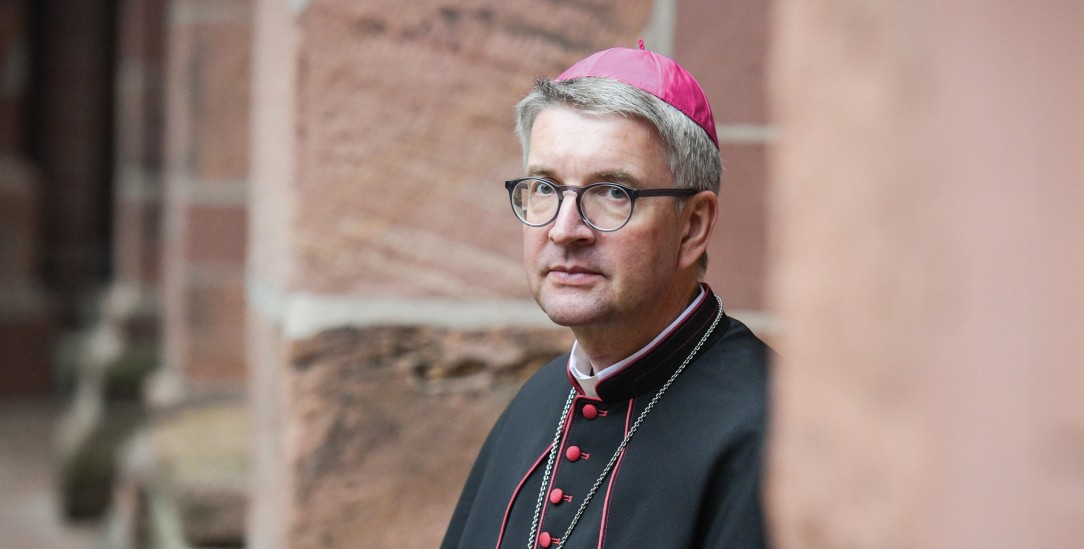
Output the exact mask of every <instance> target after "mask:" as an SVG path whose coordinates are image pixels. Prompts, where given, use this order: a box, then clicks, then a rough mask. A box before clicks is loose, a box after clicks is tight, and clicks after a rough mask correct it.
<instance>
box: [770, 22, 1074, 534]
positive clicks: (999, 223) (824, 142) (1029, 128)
mask: <svg viewBox="0 0 1084 549" xmlns="http://www.w3.org/2000/svg"><path fill="white" fill-rule="evenodd" d="M1080 21H1084V5H1082V4H1080V3H1075V2H1039V3H1032V4H1027V5H1025V4H1020V3H1012V2H993V3H984V4H982V5H981V6H980V5H979V4H978V3H975V2H966V1H958V0H948V1H945V0H937V1H917V2H890V1H881V2H867V1H852V0H838V1H828V2H815V3H813V2H806V1H804V0H796V1H782V2H779V9H778V11H777V13H776V16H775V18H774V23H773V35H774V36H775V38H774V41H773V47H774V51H775V55H774V57H773V64H772V66H773V76H774V80H773V81H774V84H775V86H774V93H773V107H774V110H775V114H776V115H777V120H778V123H779V125H780V135H781V141H780V143H779V147H778V150H777V153H776V154H774V155H773V162H772V166H773V171H774V172H775V174H776V177H775V180H774V186H773V191H772V193H771V204H772V215H771V217H770V221H771V223H770V226H771V227H772V235H773V238H772V242H771V249H773V250H774V253H773V254H772V257H771V261H770V265H771V267H770V272H771V273H772V278H773V282H772V284H771V302H772V305H773V308H775V309H776V310H777V311H778V314H779V318H780V322H781V328H782V330H781V334H780V337H779V343H780V345H779V347H780V348H781V351H782V360H781V361H780V363H779V364H778V365H777V367H776V386H775V393H774V402H775V406H776V408H775V410H776V411H775V414H774V415H775V436H774V439H773V441H772V442H773V444H772V466H771V476H770V480H771V492H770V496H771V497H770V502H771V504H772V507H771V508H772V511H773V518H774V525H775V533H776V534H777V536H776V537H777V541H778V542H779V543H780V545H781V546H783V547H810V548H826V549H827V548H838V547H897V548H911V547H913V548H957V547H990V548H1016V547H1075V546H1077V545H1079V544H1080V540H1081V539H1084V522H1082V521H1081V520H1080V517H1081V516H1082V511H1084V484H1082V479H1084V475H1082V474H1081V464H1082V463H1084V407H1082V406H1081V400H1080V397H1081V388H1082V387H1084V369H1082V368H1081V365H1084V343H1082V341H1084V340H1082V338H1081V337H1080V331H1081V326H1084V286H1082V285H1081V280H1084V246H1082V245H1081V243H1082V242H1084V216H1082V215H1081V206H1082V205H1084V187H1082V186H1081V182H1082V181H1084V156H1082V155H1081V154H1080V150H1081V147H1082V146H1084V109H1082V108H1081V103H1080V97H1081V91H1082V90H1084V64H1081V63H1080V62H1079V60H1078V59H1077V56H1076V55H1075V54H1074V53H1072V52H1079V51H1082V50H1084V35H1082V34H1081V33H1080V32H1079V29H1078V28H1077V27H1078V23H1079V22H1080Z"/></svg>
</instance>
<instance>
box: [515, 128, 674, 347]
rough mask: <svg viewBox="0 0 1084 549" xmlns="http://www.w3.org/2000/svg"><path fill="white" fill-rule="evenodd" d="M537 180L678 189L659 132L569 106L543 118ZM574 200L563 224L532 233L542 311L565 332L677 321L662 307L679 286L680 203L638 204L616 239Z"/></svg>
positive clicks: (529, 266)
mask: <svg viewBox="0 0 1084 549" xmlns="http://www.w3.org/2000/svg"><path fill="white" fill-rule="evenodd" d="M527 172H528V173H527V174H528V175H530V176H534V177H545V178H548V179H551V180H553V181H554V182H556V183H558V184H561V185H576V186H583V185H589V184H591V183H598V182H602V181H606V182H613V183H621V184H623V185H627V186H629V187H633V188H640V189H644V188H669V187H672V186H673V185H672V181H671V176H670V170H669V167H668V166H667V162H666V152H665V148H664V145H663V143H662V140H661V139H660V138H659V137H658V134H657V133H656V131H655V130H654V128H652V127H651V126H650V125H649V124H647V123H646V122H644V121H642V120H639V119H635V118H626V117H622V116H618V115H610V116H602V117H599V116H592V115H585V114H582V113H580V112H579V111H576V110H573V109H570V108H565V107H551V108H548V109H546V110H544V111H542V112H541V113H540V114H539V115H538V117H537V118H536V119H535V123H534V127H533V129H532V131H531V141H530V151H529V153H528V157H527ZM574 199H575V195H574V194H573V193H571V192H570V193H566V194H565V196H564V201H563V203H562V204H561V210H560V212H559V214H558V216H557V219H556V220H555V221H554V222H553V223H551V224H549V225H545V226H543V227H528V226H524V228H523V256H524V264H525V266H526V270H527V282H528V285H529V286H530V288H531V292H532V293H533V294H534V297H535V300H536V301H537V302H538V304H539V306H541V307H542V309H543V310H544V311H545V312H546V314H548V315H549V317H550V319H551V320H553V321H554V322H556V323H557V324H561V325H564V326H570V327H573V328H575V327H582V326H589V327H597V328H607V327H612V328H618V329H631V330H633V331H635V329H636V328H635V326H637V325H642V324H644V323H647V324H650V323H652V322H654V321H655V320H656V318H655V317H657V316H659V315H660V314H661V315H666V314H671V313H672V311H658V310H657V309H659V308H660V304H662V303H666V302H667V298H668V297H670V296H672V295H673V294H674V290H675V287H676V286H677V285H678V284H679V280H678V278H677V271H678V247H679V243H680V241H681V230H680V228H679V226H680V223H679V218H680V215H679V214H678V212H677V209H676V208H675V205H674V200H675V199H673V198H655V197H651V198H641V199H639V200H637V201H636V205H635V210H634V212H633V215H632V219H631V220H630V221H629V223H628V224H627V225H625V226H624V227H622V228H621V229H618V230H617V231H614V232H600V231H596V230H594V229H592V228H591V227H589V226H588V225H586V224H585V223H584V222H583V219H582V218H581V217H580V215H579V212H578V210H577V209H576V203H575V200H574ZM683 291H691V290H688V289H685V290H683ZM682 299H688V295H685V296H683V297H682ZM663 325H665V324H663ZM630 327H631V328H630ZM630 335H632V334H630Z"/></svg>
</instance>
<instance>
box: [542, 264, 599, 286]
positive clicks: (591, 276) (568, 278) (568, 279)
mask: <svg viewBox="0 0 1084 549" xmlns="http://www.w3.org/2000/svg"><path fill="white" fill-rule="evenodd" d="M546 276H547V277H548V278H549V279H550V280H553V281H554V282H557V283H559V284H566V285H581V284H590V283H593V282H595V281H596V280H598V279H599V278H601V277H602V273H600V272H598V271H595V270H593V269H589V268H587V267H582V266H579V265H556V266H553V267H550V268H549V269H548V270H547V271H546Z"/></svg>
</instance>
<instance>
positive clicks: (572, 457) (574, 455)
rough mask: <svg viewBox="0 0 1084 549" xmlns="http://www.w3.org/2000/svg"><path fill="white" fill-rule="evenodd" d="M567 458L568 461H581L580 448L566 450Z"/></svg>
mask: <svg viewBox="0 0 1084 549" xmlns="http://www.w3.org/2000/svg"><path fill="white" fill-rule="evenodd" d="M565 457H566V458H568V461H576V460H578V459H580V447H579V446H569V447H568V449H567V450H565Z"/></svg>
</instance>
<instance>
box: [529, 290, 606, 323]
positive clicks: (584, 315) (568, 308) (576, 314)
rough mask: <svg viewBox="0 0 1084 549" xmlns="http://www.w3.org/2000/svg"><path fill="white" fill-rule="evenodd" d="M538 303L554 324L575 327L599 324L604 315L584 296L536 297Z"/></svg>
mask: <svg viewBox="0 0 1084 549" xmlns="http://www.w3.org/2000/svg"><path fill="white" fill-rule="evenodd" d="M537 301H538V305H539V307H541V308H542V311H543V312H545V313H546V316H548V317H550V320H551V321H553V323H554V324H557V325H559V326H566V327H569V328H575V327H577V326H590V325H594V324H599V323H601V321H602V318H603V317H604V315H603V314H602V311H600V310H599V309H598V307H597V306H596V305H597V304H595V303H592V302H591V301H590V300H589V299H586V298H582V297H581V298H578V299H577V298H572V299H569V298H565V299H560V300H558V299H552V298H551V299H547V298H545V297H543V298H541V299H538V300H537Z"/></svg>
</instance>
